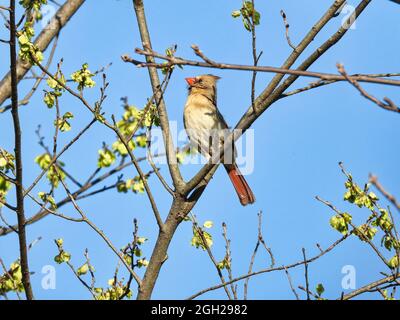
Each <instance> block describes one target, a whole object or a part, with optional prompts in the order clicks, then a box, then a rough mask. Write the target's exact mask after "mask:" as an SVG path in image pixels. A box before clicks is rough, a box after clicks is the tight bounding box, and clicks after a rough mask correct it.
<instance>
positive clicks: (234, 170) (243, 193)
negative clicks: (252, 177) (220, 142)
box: [225, 164, 256, 206]
mask: <svg viewBox="0 0 400 320" xmlns="http://www.w3.org/2000/svg"><path fill="white" fill-rule="evenodd" d="M225 169H226V172H228V175H229V178H230V179H231V181H232V184H233V186H234V188H235V190H236V193H237V195H238V197H239V200H240V203H241V204H242V206H245V205H248V204H251V203H253V202H254V201H256V198H255V197H254V194H253V191H251V189H250V187H249V185H248V184H247V182H246V180H245V178H244V177H243V175H242V173H241V172H240V170H239V168H238V167H237V165H236V164H231V165H225Z"/></svg>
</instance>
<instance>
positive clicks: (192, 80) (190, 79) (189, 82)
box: [185, 78, 196, 86]
mask: <svg viewBox="0 0 400 320" xmlns="http://www.w3.org/2000/svg"><path fill="white" fill-rule="evenodd" d="M185 80H186V82H187V83H188V85H189V86H193V85H194V84H195V82H196V78H185Z"/></svg>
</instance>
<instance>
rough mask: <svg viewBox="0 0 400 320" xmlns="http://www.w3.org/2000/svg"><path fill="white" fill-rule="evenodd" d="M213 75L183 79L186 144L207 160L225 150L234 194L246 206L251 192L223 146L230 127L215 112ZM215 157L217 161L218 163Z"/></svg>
mask: <svg viewBox="0 0 400 320" xmlns="http://www.w3.org/2000/svg"><path fill="white" fill-rule="evenodd" d="M218 79H220V78H219V77H217V76H214V75H210V74H207V75H201V76H197V77H193V78H186V82H187V83H188V85H189V95H188V98H187V101H186V105H185V109H184V113H183V122H184V126H185V129H186V132H187V134H188V136H189V140H190V142H191V144H192V145H193V146H195V147H196V148H197V149H198V151H200V153H201V154H202V155H204V156H205V157H206V158H208V159H209V158H211V157H212V156H213V155H219V154H220V152H221V149H224V157H223V161H222V162H223V164H224V167H225V169H226V171H227V173H228V175H229V178H230V180H231V182H232V184H233V186H234V188H235V190H236V193H237V195H238V197H239V200H240V203H241V204H242V205H243V206H245V205H247V204H251V203H253V202H254V201H255V197H254V194H253V192H252V191H251V189H250V187H249V185H248V184H247V182H246V180H245V178H244V177H243V175H242V173H241V172H240V171H239V168H238V166H237V165H236V163H235V157H236V151H235V147H234V145H233V142H232V145H231V146H225V144H224V141H226V137H227V136H228V134H229V132H230V131H229V127H228V125H227V124H226V122H225V120H224V118H223V117H222V115H221V113H220V112H219V110H218V108H217V80H218ZM219 159H220V158H219V157H218V161H219Z"/></svg>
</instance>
